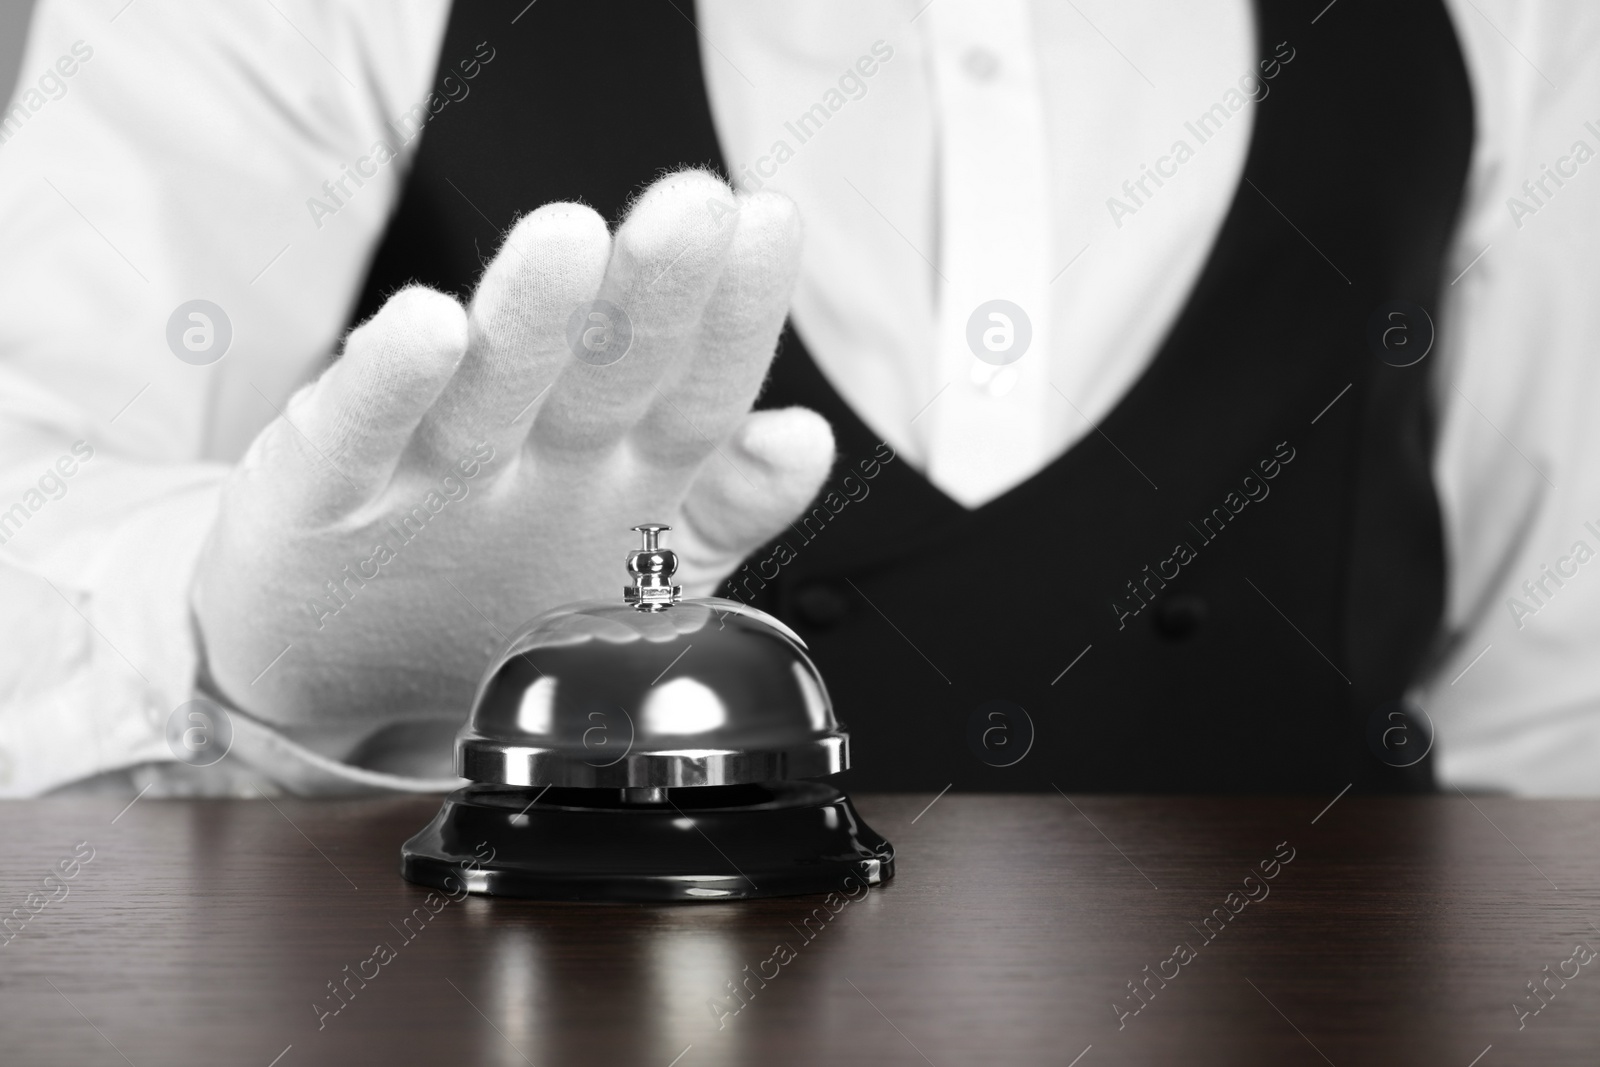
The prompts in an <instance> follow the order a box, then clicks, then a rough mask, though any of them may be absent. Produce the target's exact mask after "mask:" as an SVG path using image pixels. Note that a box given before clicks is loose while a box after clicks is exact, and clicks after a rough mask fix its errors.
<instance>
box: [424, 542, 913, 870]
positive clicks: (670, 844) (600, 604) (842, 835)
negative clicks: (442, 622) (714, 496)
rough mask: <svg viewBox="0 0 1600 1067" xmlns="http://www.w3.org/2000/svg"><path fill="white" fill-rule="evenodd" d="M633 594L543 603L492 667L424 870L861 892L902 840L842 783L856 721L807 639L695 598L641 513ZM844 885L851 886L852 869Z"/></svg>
mask: <svg viewBox="0 0 1600 1067" xmlns="http://www.w3.org/2000/svg"><path fill="white" fill-rule="evenodd" d="M634 529H635V530H637V531H639V532H640V533H641V534H642V535H643V537H642V539H643V544H642V545H641V547H640V548H639V549H637V550H635V551H633V552H631V553H629V554H628V557H627V567H628V573H629V574H630V575H631V576H632V579H633V583H632V585H630V586H628V587H625V588H624V589H623V596H622V600H621V601H620V602H617V601H585V602H580V603H576V604H568V605H565V606H563V607H559V608H556V609H554V610H553V611H550V612H547V613H545V614H544V615H541V616H539V617H538V618H536V619H534V620H533V621H532V622H531V623H529V624H528V625H527V626H526V627H525V628H524V629H523V630H521V631H520V632H519V633H518V634H517V635H516V636H515V637H513V638H512V639H511V641H510V642H509V644H508V645H507V646H506V648H505V650H504V651H503V652H502V653H501V654H500V655H499V656H498V657H496V659H495V660H494V662H493V663H492V664H491V665H490V668H489V670H488V671H487V672H486V674H485V676H484V681H483V683H482V684H481V685H480V686H479V688H478V693H477V696H476V698H475V700H474V702H473V707H472V711H471V714H470V716H469V717H468V719H467V722H466V725H465V726H464V727H463V728H462V729H461V731H460V733H459V734H458V735H457V745H456V763H457V771H458V773H460V774H461V776H462V777H464V778H468V779H470V780H471V781H472V782H473V783H475V784H473V785H469V786H467V787H465V788H463V789H459V790H457V791H455V792H454V793H452V794H450V796H449V797H447V798H446V800H445V803H444V806H443V808H442V809H441V811H440V812H439V815H438V816H437V817H436V818H435V819H434V820H433V822H432V823H430V824H429V825H428V826H427V827H426V828H424V829H423V830H422V831H421V832H420V833H418V834H417V835H416V836H415V837H413V838H412V839H411V840H410V841H409V842H407V843H406V845H405V847H404V849H403V850H402V873H403V874H404V875H405V877H406V878H408V879H410V880H412V881H415V882H420V883H422V884H426V885H431V886H435V887H438V888H444V889H447V890H454V889H456V888H457V886H458V885H465V887H466V888H467V889H468V890H470V891H475V892H482V893H488V894H493V895H503V896H521V897H535V898H541V899H555V900H612V901H653V900H655V901H659V900H729V899H741V898H751V897H763V896H777V895H787V894H796V893H824V892H830V891H834V890H841V889H843V890H845V891H848V890H849V889H850V888H852V886H853V885H854V884H856V883H861V884H865V885H876V884H879V883H881V882H883V881H885V880H887V879H888V878H890V877H892V876H893V872H894V850H893V847H892V846H891V845H890V844H889V843H888V842H887V841H885V840H884V839H883V838H881V837H879V836H878V835H877V834H876V833H874V832H873V831H872V830H871V829H870V828H869V827H867V825H866V824H865V823H864V822H863V821H862V820H861V817H860V816H859V815H858V814H857V813H856V811H855V808H854V806H853V805H852V804H851V803H850V800H849V798H848V797H846V796H845V795H844V794H843V793H842V792H840V791H839V790H838V789H837V788H835V787H833V786H831V785H828V784H825V783H820V782H813V781H807V780H806V779H811V778H817V777H821V776H824V775H829V774H834V773H836V772H838V771H842V770H845V769H847V768H848V767H849V765H850V753H849V738H848V736H847V734H846V733H845V731H844V729H843V728H842V727H841V726H840V725H839V722H838V720H837V719H836V718H835V717H834V714H833V706H832V703H831V701H830V700H829V698H828V690H827V687H826V686H825V685H824V684H823V681H822V678H821V676H820V675H819V674H818V672H817V669H816V667H815V666H814V665H813V664H812V662H811V660H810V658H809V657H808V656H807V655H806V646H805V642H804V641H803V640H801V638H800V637H799V635H797V634H796V633H795V632H794V631H793V630H791V629H789V627H787V626H785V625H784V624H783V623H782V622H780V621H778V620H777V619H775V618H773V617H772V616H770V615H768V614H766V613H765V612H762V611H758V610H756V609H754V608H751V607H748V606H746V605H744V604H740V603H738V602H737V601H733V600H724V599H721V598H717V597H704V598H692V599H685V598H684V597H683V588H682V586H678V585H674V584H673V581H672V580H673V577H674V575H675V574H676V572H677V569H678V557H677V554H676V553H674V552H673V551H672V550H671V549H669V548H664V547H662V546H661V544H660V537H661V534H663V533H664V532H666V531H667V530H669V529H670V527H667V526H662V525H655V524H650V525H643V526H636V527H634ZM846 883H849V884H846Z"/></svg>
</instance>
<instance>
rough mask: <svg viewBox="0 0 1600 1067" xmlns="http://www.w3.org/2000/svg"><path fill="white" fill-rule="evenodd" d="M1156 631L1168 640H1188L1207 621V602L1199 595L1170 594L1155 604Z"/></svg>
mask: <svg viewBox="0 0 1600 1067" xmlns="http://www.w3.org/2000/svg"><path fill="white" fill-rule="evenodd" d="M1154 621H1155V626H1156V633H1158V634H1160V635H1161V636H1162V637H1164V638H1166V639H1167V640H1168V641H1187V640H1188V639H1189V638H1191V637H1193V636H1194V635H1195V631H1197V630H1199V629H1200V626H1201V624H1203V623H1204V622H1205V621H1206V602H1205V601H1204V600H1202V599H1201V598H1199V597H1197V596H1182V595H1179V596H1169V597H1166V598H1165V599H1163V600H1162V601H1161V602H1160V603H1159V604H1156V605H1155V615H1154Z"/></svg>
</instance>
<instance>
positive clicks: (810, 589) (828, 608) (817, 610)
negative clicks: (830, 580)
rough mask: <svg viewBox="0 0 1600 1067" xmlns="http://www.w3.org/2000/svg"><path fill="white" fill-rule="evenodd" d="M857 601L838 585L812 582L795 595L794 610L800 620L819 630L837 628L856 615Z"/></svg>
mask: <svg viewBox="0 0 1600 1067" xmlns="http://www.w3.org/2000/svg"><path fill="white" fill-rule="evenodd" d="M855 609H856V606H855V600H854V598H852V597H851V596H850V594H849V593H847V592H845V591H844V590H843V589H840V588H839V587H838V586H836V585H828V584H825V583H822V582H811V583H808V584H806V585H802V586H801V587H800V588H799V589H796V590H795V593H794V610H795V614H796V615H798V616H799V617H800V620H801V621H802V622H804V623H807V624H808V625H811V626H815V627H817V628H818V629H827V628H829V627H832V626H837V625H838V624H839V623H841V622H843V621H844V620H845V619H847V618H849V617H850V616H851V615H853V614H854V613H855Z"/></svg>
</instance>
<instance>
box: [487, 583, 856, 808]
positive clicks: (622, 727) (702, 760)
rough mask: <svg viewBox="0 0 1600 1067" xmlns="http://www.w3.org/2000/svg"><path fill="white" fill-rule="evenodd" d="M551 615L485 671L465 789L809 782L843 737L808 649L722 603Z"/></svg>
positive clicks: (840, 751)
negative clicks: (471, 785)
mask: <svg viewBox="0 0 1600 1067" xmlns="http://www.w3.org/2000/svg"><path fill="white" fill-rule="evenodd" d="M656 607H657V606H656V605H651V604H648V603H637V604H628V603H605V602H584V603H579V604H571V605H567V606H565V607H560V608H556V609H555V610H554V611H550V612H548V613H546V614H544V615H542V616H540V617H539V618H537V619H535V620H533V621H532V622H531V623H529V624H528V626H527V627H526V628H525V629H524V630H522V631H521V632H520V633H519V634H517V635H516V636H515V637H514V638H512V640H511V642H510V643H509V645H508V646H507V648H506V650H505V651H504V652H503V653H502V654H501V655H500V656H499V657H497V659H496V660H495V662H494V663H493V664H492V665H491V666H490V669H489V671H488V672H487V674H486V676H485V680H484V682H483V684H482V685H481V686H480V688H479V690H478V695H477V698H476V699H475V701H474V703H473V707H472V712H471V715H470V717H469V718H468V720H467V723H466V726H465V727H464V728H463V729H462V731H461V733H460V734H459V736H458V740H457V748H456V754H457V772H458V773H459V774H460V775H461V776H462V777H464V778H470V779H472V780H473V781H475V782H493V783H499V784H504V785H519V786H547V785H548V786H571V787H580V788H668V787H670V788H680V787H685V786H706V785H738V784H743V783H750V782H765V781H771V780H773V779H783V778H812V777H818V776H821V775H827V774H833V773H836V772H838V771H841V770H844V769H846V768H847V767H848V766H849V748H848V739H847V737H846V735H845V733H844V731H843V730H841V729H840V727H839V723H838V720H837V719H835V718H834V714H833V705H832V703H831V702H830V701H829V699H828V690H827V687H826V686H825V685H824V684H823V681H822V678H821V676H820V675H819V674H818V673H817V669H816V667H815V666H813V664H812V662H811V659H810V658H809V657H808V656H807V655H806V646H805V642H804V641H803V640H801V638H800V637H799V635H797V634H796V633H795V632H794V631H793V630H791V629H789V627H787V626H785V625H784V624H783V623H781V622H779V621H778V620H777V619H775V618H773V617H772V616H770V615H768V614H766V613H765V612H762V611H758V610H756V609H754V608H751V607H748V606H746V605H744V604H740V603H738V602H737V601H733V600H723V599H720V598H716V597H706V598H699V599H688V600H674V601H671V602H670V603H667V604H664V605H663V609H661V610H656Z"/></svg>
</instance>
